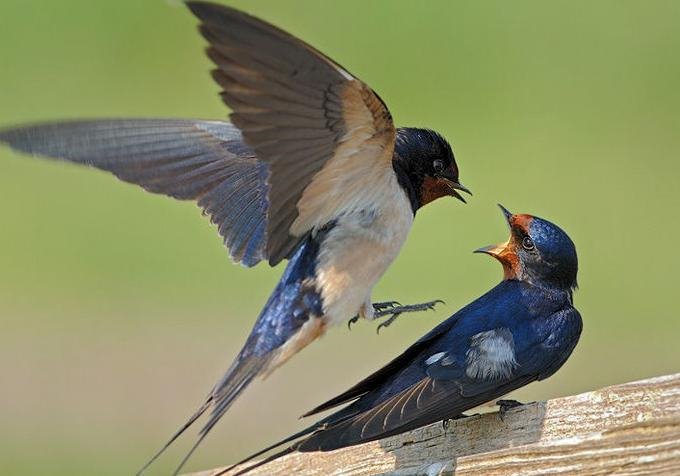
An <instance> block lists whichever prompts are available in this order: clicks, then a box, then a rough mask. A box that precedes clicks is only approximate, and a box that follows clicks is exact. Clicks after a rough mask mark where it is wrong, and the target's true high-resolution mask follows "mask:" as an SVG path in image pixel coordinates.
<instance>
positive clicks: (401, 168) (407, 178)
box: [392, 151, 422, 215]
mask: <svg viewBox="0 0 680 476" xmlns="http://www.w3.org/2000/svg"><path fill="white" fill-rule="evenodd" d="M392 169H393V170H394V174H395V175H396V176H397V182H398V183H399V186H400V187H401V188H402V189H403V190H404V193H405V194H406V196H407V197H408V200H409V202H410V203H411V210H412V211H413V214H414V215H415V214H416V212H417V211H418V209H419V208H420V207H421V204H422V197H421V190H422V179H421V180H420V183H416V182H418V178H417V177H415V176H414V175H413V174H412V173H410V170H409V168H408V165H407V164H406V163H405V161H404V159H402V158H401V156H400V155H399V154H398V153H397V152H396V151H395V153H394V155H393V157H392Z"/></svg>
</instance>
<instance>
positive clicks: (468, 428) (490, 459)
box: [196, 374, 680, 476]
mask: <svg viewBox="0 0 680 476" xmlns="http://www.w3.org/2000/svg"><path fill="white" fill-rule="evenodd" d="M263 443H266V442H263ZM218 471H219V469H215V470H210V471H204V472H201V473H196V476H199V475H200V476H209V475H211V474H214V473H216V472H218ZM249 474H252V475H276V474H282V475H372V474H381V475H386V474H390V475H421V474H422V475H428V476H429V475H439V474H456V475H459V474H464V475H467V474H474V475H477V474H483V475H528V476H531V475H543V474H551V475H555V474H560V475H561V474H578V475H604V474H617V475H633V474H635V475H640V474H662V475H673V474H677V475H680V374H675V375H668V376H663V377H657V378H652V379H648V380H642V381H638V382H632V383H626V384H622V385H615V386H612V387H606V388H603V389H600V390H595V391H593V392H588V393H583V394H581V395H575V396H570V397H564V398H556V399H554V400H548V401H546V402H534V403H530V404H527V405H523V406H521V407H517V408H513V409H511V410H509V411H507V412H506V413H505V414H504V415H503V417H502V418H501V415H500V414H499V413H498V412H496V413H486V414H483V415H478V416H473V417H470V418H466V419H461V420H455V421H452V422H451V424H450V425H449V427H448V429H447V430H446V431H444V429H443V426H442V425H441V423H437V424H433V425H430V426H427V427H424V428H420V429H418V430H415V431H411V432H409V433H405V434H403V435H398V436H394V437H391V438H386V439H384V440H381V441H378V442H373V443H367V444H364V445H360V446H354V447H351V448H345V449H341V450H337V451H332V452H328V453H294V454H291V455H288V456H286V457H284V458H281V459H279V460H277V461H274V462H272V463H269V464H267V465H265V466H262V467H260V468H258V469H257V470H255V471H253V472H252V473H249Z"/></svg>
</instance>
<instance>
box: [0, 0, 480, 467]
mask: <svg viewBox="0 0 680 476" xmlns="http://www.w3.org/2000/svg"><path fill="white" fill-rule="evenodd" d="M187 5H188V7H189V8H190V9H191V11H192V12H193V13H194V14H195V15H196V16H197V17H198V18H199V20H200V27H199V29H200V32H201V33H202V35H203V36H204V37H205V38H206V40H207V41H208V43H209V47H208V48H207V54H208V56H209V57H210V59H211V60H212V61H213V62H214V63H215V65H216V69H215V70H214V71H213V77H214V79H215V80H216V81H217V83H219V85H220V86H221V87H222V89H223V91H222V93H221V96H222V98H223V100H224V102H225V103H226V104H227V105H228V106H229V107H230V108H231V109H232V113H231V115H230V119H231V121H232V124H233V125H232V124H229V123H225V122H219V121H199V120H182V119H177V120H167V119H150V120H149V119H146V120H143V119H116V120H95V121H74V122H62V123H52V124H42V125H34V126H28V127H21V128H15V129H9V130H4V131H0V142H4V143H6V144H8V145H9V146H10V147H12V148H14V149H16V150H19V151H23V152H27V153H31V154H35V155H42V156H47V157H52V158H56V159H62V160H68V161H71V162H76V163H80V164H85V165H89V166H93V167H96V168H99V169H103V170H106V171H109V172H112V173H113V174H115V175H116V176H118V177H119V178H120V179H122V180H124V181H127V182H131V183H135V184H138V185H141V186H142V187H143V188H145V189H146V190H148V191H150V192H155V193H162V194H166V195H169V196H171V197H174V198H177V199H183V200H189V199H192V200H197V201H198V204H199V206H200V207H201V208H202V209H203V211H204V212H205V213H206V214H208V215H210V217H211V221H212V222H213V223H215V224H217V226H218V229H219V233H220V235H222V237H223V238H224V242H225V244H226V246H227V247H228V249H229V251H230V255H231V257H232V258H233V259H234V260H235V261H237V262H240V263H242V264H244V265H246V266H253V265H255V264H257V263H258V262H260V261H261V260H265V259H266V260H268V261H269V264H270V265H272V266H273V265H276V264H277V263H279V262H280V261H282V260H284V259H288V260H289V263H288V266H287V267H286V269H285V271H284V273H283V276H282V278H281V280H280V282H279V284H278V285H277V286H276V288H275V290H274V292H273V294H272V295H271V297H270V298H269V300H268V302H267V303H266V305H265V307H264V309H263V311H262V313H261V314H260V316H259V317H258V319H257V321H256V323H255V326H254V327H253V330H252V332H251V334H250V336H249V337H248V339H247V341H246V343H245V345H244V347H243V348H242V350H241V351H240V353H239V354H238V356H237V357H236V359H235V361H234V362H233V364H232V365H231V367H230V368H229V370H228V371H227V373H226V375H225V376H224V377H223V378H222V379H221V380H220V381H219V382H218V383H217V385H215V387H214V388H213V389H212V391H211V392H210V394H209V396H208V397H207V399H206V401H205V403H204V404H203V405H202V406H201V407H200V408H199V410H198V411H197V413H196V414H195V415H194V416H193V417H192V418H191V419H190V420H189V421H188V422H187V424H186V425H185V426H183V427H182V428H181V429H180V430H179V432H178V433H177V434H176V435H175V436H173V438H172V439H171V440H170V442H169V443H168V444H170V443H171V442H172V441H174V439H175V438H177V437H178V436H179V435H180V434H181V433H182V432H183V431H184V430H185V429H186V428H187V427H188V426H190V425H191V424H192V423H193V422H194V421H195V420H196V419H197V418H198V417H199V416H200V415H201V414H203V413H204V412H205V411H206V410H208V409H209V408H211V409H212V414H211V416H210V419H209V420H208V422H207V423H206V425H205V426H204V427H203V429H202V430H201V432H200V437H199V439H198V441H197V443H196V446H197V445H198V444H199V443H200V441H201V440H202V439H203V438H204V437H205V436H206V435H207V434H208V432H209V431H210V430H211V429H212V428H213V426H214V425H215V424H216V423H217V421H218V420H219V419H220V417H221V416H222V415H223V414H224V413H225V412H226V411H227V409H228V408H229V407H230V405H231V404H232V403H233V401H234V400H235V399H236V398H237V397H238V396H239V395H240V394H241V392H242V391H243V390H244V389H245V388H246V386H247V385H248V384H249V383H250V382H251V381H252V380H253V379H254V378H255V377H256V376H258V375H259V376H266V375H268V374H269V373H270V372H272V371H273V370H274V369H276V368H277V367H279V366H280V365H281V364H283V363H284V362H286V361H287V360H288V359H289V358H290V357H291V356H292V355H294V354H295V353H297V352H298V351H299V350H300V349H302V348H303V347H305V346H306V345H307V344H309V343H310V342H312V341H313V340H315V339H316V338H318V337H319V336H321V335H322V334H324V333H325V332H326V330H327V329H328V328H329V327H331V326H333V325H335V324H338V323H340V322H344V321H346V320H347V319H350V318H353V317H354V316H360V317H363V318H366V319H372V318H374V317H378V316H382V315H392V316H394V315H397V314H399V313H401V312H408V311H412V310H422V309H428V308H431V307H432V306H433V302H431V303H425V304H422V305H412V306H403V307H399V306H395V303H386V304H385V305H379V304H373V303H372V301H371V292H372V289H373V287H374V285H375V284H376V282H377V281H378V279H379V278H380V277H381V276H382V275H383V274H384V273H385V271H386V270H387V268H388V267H389V266H390V264H391V263H392V262H393V261H394V259H395V258H396V256H397V254H398V252H399V250H400V249H401V247H402V245H403V244H404V242H405V240H406V237H407V235H408V232H409V230H410V228H411V225H412V223H413V219H414V216H415V214H416V211H417V210H418V209H419V208H421V207H422V206H424V205H427V204H428V203H430V202H432V201H433V200H436V199H438V198H440V197H444V196H453V197H456V198H457V199H459V200H461V201H463V202H464V201H465V200H464V199H463V198H462V197H461V195H460V194H459V193H458V192H459V191H463V192H467V193H469V191H468V190H467V189H466V188H465V187H464V186H463V185H461V184H460V182H459V179H458V167H457V165H456V161H455V158H454V155H453V151H452V150H451V147H450V145H449V144H448V142H447V141H446V140H445V139H444V138H443V137H442V136H441V135H439V134H437V133H436V132H433V131H431V130H427V129H415V128H395V126H394V124H393V122H392V117H391V115H390V112H389V111H388V109H387V107H386V105H385V103H384V102H383V101H382V100H381V99H380V97H378V95H377V94H376V93H375V92H374V91H373V90H371V89H370V88H369V87H368V86H367V85H366V84H364V83H363V82H362V81H360V80H359V79H357V78H355V77H354V76H353V75H351V74H350V73H349V72H348V71H347V70H346V69H344V68H343V67H341V66H340V65H338V64H337V63H335V62H334V61H332V60H331V59H329V58H328V57H326V56H325V55H323V54H322V53H320V52H318V51H317V50H315V49H314V48H312V47H311V46H309V45H307V44H306V43H304V42H302V41H301V40H299V39H297V38H294V37H293V36H291V35H289V34H287V33H286V32H284V31H282V30H280V29H278V28H276V27H274V26H272V25H270V24H268V23H265V22H263V21H261V20H259V19H257V18H254V17H252V16H250V15H247V14H245V13H243V12H240V11H237V10H234V9H232V8H228V7H224V6H220V5H216V4H211V3H207V2H193V1H192V2H188V3H187ZM196 446H194V449H195V448H196ZM166 447H167V445H166V446H165V447H164V449H165V448H166ZM162 451H163V450H161V451H160V452H162ZM192 451H193V449H192ZM160 452H159V454H160ZM190 454H191V453H190ZM156 456H158V455H156ZM154 458H155V457H154Z"/></svg>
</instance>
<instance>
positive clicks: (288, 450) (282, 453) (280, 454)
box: [215, 446, 295, 476]
mask: <svg viewBox="0 0 680 476" xmlns="http://www.w3.org/2000/svg"><path fill="white" fill-rule="evenodd" d="M293 451H295V448H293V447H292V446H289V447H288V448H286V449H283V450H281V451H279V452H278V453H274V454H273V455H271V456H269V457H267V458H265V459H263V460H262V461H258V462H257V463H255V464H251V465H250V466H248V467H247V468H244V469H242V470H241V471H239V472H238V473H236V474H234V476H239V475H241V474H246V473H249V472H251V471H252V470H254V469H255V468H259V467H260V466H264V465H265V464H268V463H271V462H272V461H274V460H275V459H279V458H281V457H283V456H286V455H287V454H289V453H292V452H293ZM227 471H228V470H224V471H220V472H219V473H217V474H216V475H215V476H220V475H222V474H225V473H226V472H227Z"/></svg>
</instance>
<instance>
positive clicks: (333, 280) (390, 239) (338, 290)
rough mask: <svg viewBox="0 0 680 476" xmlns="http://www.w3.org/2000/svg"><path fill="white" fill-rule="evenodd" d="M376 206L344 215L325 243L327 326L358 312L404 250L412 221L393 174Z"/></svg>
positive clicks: (322, 270)
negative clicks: (386, 189)
mask: <svg viewBox="0 0 680 476" xmlns="http://www.w3.org/2000/svg"><path fill="white" fill-rule="evenodd" d="M389 190H390V192H389V193H386V194H384V196H383V197H382V198H383V200H381V202H380V203H377V204H374V206H375V207H374V208H372V209H369V210H366V211H363V212H360V213H352V214H349V215H345V216H342V217H341V218H340V219H339V220H338V222H337V224H336V226H335V227H334V228H333V229H331V230H330V231H329V233H328V236H327V237H326V238H325V240H324V243H323V245H322V250H321V252H320V254H319V258H318V264H317V268H316V269H317V273H316V275H317V286H318V288H319V290H320V291H321V296H322V298H323V304H324V305H323V307H324V317H325V320H326V322H327V325H334V324H339V323H341V322H344V321H346V320H347V319H349V318H351V317H353V316H355V315H356V314H357V313H358V312H359V310H360V308H361V306H362V305H363V304H364V303H366V302H370V296H371V291H372V289H373V286H375V284H376V283H377V282H378V280H379V279H380V278H381V277H382V275H383V274H384V273H385V271H387V268H389V266H390V265H391V264H392V262H393V261H394V259H395V258H396V257H397V255H398V254H399V251H400V250H401V247H402V246H403V244H404V242H405V241H406V237H407V236H408V232H409V230H410V229H411V225H412V223H413V211H412V209H411V204H410V202H409V200H408V198H407V197H406V194H405V193H404V191H403V190H402V189H401V187H400V186H399V185H398V184H397V182H396V178H395V179H394V184H393V186H391V187H389Z"/></svg>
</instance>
